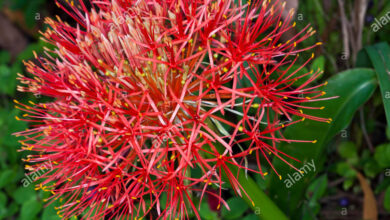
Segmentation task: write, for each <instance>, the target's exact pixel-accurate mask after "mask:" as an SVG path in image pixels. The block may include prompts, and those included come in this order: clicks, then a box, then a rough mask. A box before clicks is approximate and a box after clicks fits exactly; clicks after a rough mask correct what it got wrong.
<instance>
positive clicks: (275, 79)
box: [16, 0, 328, 219]
mask: <svg viewBox="0 0 390 220" xmlns="http://www.w3.org/2000/svg"><path fill="white" fill-rule="evenodd" d="M239 2H241V1H239ZM90 3H91V5H92V6H91V7H89V8H87V7H86V6H85V5H84V3H83V2H82V1H79V3H77V4H74V3H73V1H72V2H70V3H69V4H58V5H59V7H61V8H62V9H63V10H65V11H66V12H67V13H69V14H70V15H71V16H72V17H73V18H74V19H75V21H76V23H77V25H75V26H71V25H69V24H68V23H66V22H63V21H61V19H60V18H58V19H57V20H52V19H46V23H47V24H48V25H49V26H50V28H49V29H47V30H46V32H44V33H42V35H43V38H44V39H45V40H46V41H47V42H49V43H51V44H53V45H54V46H55V47H54V48H55V49H53V50H50V49H46V53H45V56H40V57H38V56H37V55H36V56H35V57H36V62H32V61H29V62H26V63H25V65H26V67H27V70H28V72H29V73H31V74H32V75H33V77H28V76H22V75H20V77H19V80H20V82H21V83H22V84H25V86H20V87H19V90H20V91H24V92H32V93H34V94H40V95H43V96H48V97H52V98H53V101H51V102H47V103H39V104H35V103H32V102H31V103H30V104H22V103H19V102H17V101H16V103H17V104H18V105H17V107H18V108H20V109H22V110H24V111H25V112H26V114H25V115H24V116H25V118H24V119H21V120H25V121H28V122H32V125H31V126H32V127H31V129H29V130H27V131H22V132H19V133H17V135H18V136H23V137H25V140H23V142H22V143H23V144H24V146H23V147H22V149H23V150H32V151H33V152H34V153H31V155H29V156H28V159H27V160H28V161H29V162H31V165H28V167H29V170H31V171H34V170H36V169H39V167H40V165H42V164H43V163H47V162H50V163H51V164H52V167H53V169H52V170H51V171H49V172H47V173H45V174H44V175H42V176H41V177H40V179H41V181H42V184H41V185H39V187H38V188H42V189H44V190H48V191H51V192H52V196H51V197H50V199H53V200H54V199H57V198H61V201H62V203H63V205H62V206H61V207H59V208H58V209H59V211H58V212H59V215H60V216H63V217H64V218H68V217H71V216H73V215H79V214H82V213H83V214H84V215H85V216H87V217H88V216H89V218H96V219H98V218H102V217H107V218H109V219H111V218H116V217H118V216H129V217H131V218H134V217H137V218H142V217H145V216H148V213H150V212H151V210H153V212H154V213H157V215H158V218H162V219H173V218H180V219H186V218H188V215H189V212H190V211H191V210H192V211H193V212H195V214H196V216H197V217H198V219H200V217H199V215H198V212H197V210H198V207H197V206H196V205H195V204H194V202H193V200H192V197H193V196H195V195H200V200H202V199H203V197H204V195H205V194H206V195H207V194H208V195H210V196H212V197H213V198H214V199H215V198H216V199H217V200H218V204H219V205H218V207H217V208H218V209H219V208H220V205H221V204H222V205H225V206H227V204H226V203H225V201H224V200H223V198H222V196H221V193H222V190H221V189H222V187H224V186H225V185H226V184H230V185H231V186H232V187H233V189H234V190H235V192H236V193H238V194H239V195H240V196H241V195H242V193H244V194H246V193H245V190H244V189H243V188H242V187H241V186H240V183H239V182H238V180H237V173H232V172H231V171H230V170H229V166H236V167H238V168H239V169H245V170H247V171H252V172H255V173H259V174H260V175H266V173H265V172H263V171H262V169H261V168H262V167H261V166H262V165H261V163H260V162H261V161H260V159H261V160H265V162H267V163H269V164H270V166H272V164H271V163H270V158H271V157H272V155H274V156H276V157H278V158H280V159H281V160H284V161H285V159H284V158H286V157H288V156H287V155H285V154H283V153H282V152H281V151H279V150H278V149H277V148H276V146H275V143H277V142H280V141H287V140H286V139H284V138H283V136H281V135H279V134H278V133H280V131H281V129H282V128H283V127H285V126H288V125H291V124H294V123H297V122H299V121H302V120H301V119H300V120H295V121H294V120H293V117H292V116H294V115H297V116H300V117H303V118H307V119H312V120H318V121H324V122H326V121H328V119H323V118H317V117H314V116H310V115H306V114H305V113H303V112H302V111H301V110H298V109H299V108H309V107H305V106H304V105H302V104H304V103H306V102H312V101H318V100H322V99H323V98H320V96H321V95H323V93H322V92H321V91H318V87H320V86H323V84H322V85H318V86H314V87H311V86H309V83H311V82H312V81H313V80H315V79H316V77H317V76H318V75H319V74H320V72H319V71H317V72H315V73H313V72H308V73H306V74H303V75H298V74H296V73H297V72H298V71H299V70H297V71H295V72H293V73H291V71H289V70H290V68H291V67H292V66H293V65H294V63H295V62H296V60H297V57H298V56H299V53H300V52H302V51H305V50H308V49H311V48H312V47H315V46H316V45H313V46H312V47H310V48H304V49H297V45H298V44H299V43H300V42H302V41H304V40H305V39H306V38H308V37H309V36H311V35H313V34H314V31H313V30H312V29H309V27H307V28H305V29H304V30H302V31H300V32H299V33H298V34H297V35H296V36H294V37H292V38H291V39H290V40H288V41H286V42H284V41H283V40H282V36H283V35H284V34H285V33H286V32H287V31H289V30H291V29H293V28H294V26H295V23H294V24H293V23H292V21H291V20H292V14H293V12H291V13H290V16H289V17H288V18H285V19H282V17H281V14H282V11H283V10H284V4H282V3H280V4H279V3H276V4H271V3H269V1H248V3H247V4H242V3H234V1H233V0H217V1H210V0H209V1H203V0H202V1H201V0H197V1H176V0H170V1H159V0H153V1H152V0H147V1H130V0H101V1H91V2H90ZM317 45H318V44H317ZM312 59H313V57H311V58H309V59H308V60H307V62H309V61H310V60H312ZM307 62H306V63H307ZM306 63H305V64H306ZM282 67H283V68H282ZM308 76H309V77H308ZM302 79H305V81H304V82H303V83H301V84H300V85H298V86H297V85H296V84H295V82H296V81H297V80H302ZM282 119H283V120H284V121H283V120H282ZM285 121H287V122H285ZM288 141H301V140H288ZM312 141H313V140H304V141H301V142H312ZM252 153H253V154H254V155H255V156H256V158H257V164H258V169H256V170H255V169H250V168H248V167H247V162H246V157H247V156H248V155H249V154H252ZM286 162H287V161H286ZM195 171H196V172H195ZM275 172H276V174H277V171H276V170H275ZM223 173H225V174H226V176H227V178H226V179H227V180H228V181H226V182H225V181H223V178H222V176H223ZM163 195H164V197H166V204H167V205H166V208H160V207H161V204H160V203H161V202H162V196H163ZM247 196H248V195H247ZM164 200H165V199H164ZM51 201H52V200H51ZM153 218H156V217H153Z"/></svg>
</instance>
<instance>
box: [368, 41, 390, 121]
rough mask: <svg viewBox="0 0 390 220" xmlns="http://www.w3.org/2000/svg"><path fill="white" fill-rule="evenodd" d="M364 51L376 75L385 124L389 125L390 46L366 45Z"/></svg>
mask: <svg viewBox="0 0 390 220" xmlns="http://www.w3.org/2000/svg"><path fill="white" fill-rule="evenodd" d="M366 51H367V54H368V56H369V57H370V59H371V62H372V64H373V66H374V68H375V71H376V74H377V76H378V81H379V87H380V89H381V93H382V100H383V105H384V107H385V112H386V118H387V124H388V125H390V75H389V74H390V46H389V45H388V44H387V43H379V44H375V45H374V46H369V47H366Z"/></svg>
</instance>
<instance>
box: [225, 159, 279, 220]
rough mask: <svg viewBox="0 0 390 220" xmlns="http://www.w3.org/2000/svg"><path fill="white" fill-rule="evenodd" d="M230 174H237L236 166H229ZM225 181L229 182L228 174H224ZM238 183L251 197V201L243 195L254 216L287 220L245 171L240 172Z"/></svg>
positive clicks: (270, 219)
mask: <svg viewBox="0 0 390 220" xmlns="http://www.w3.org/2000/svg"><path fill="white" fill-rule="evenodd" d="M227 166H228V168H229V170H230V172H231V173H233V174H237V172H238V169H237V167H235V166H232V165H229V164H228V165H227ZM222 178H223V180H224V181H226V182H229V180H228V179H227V174H226V172H222ZM238 182H239V183H240V184H241V186H242V187H243V188H244V190H245V192H246V193H247V194H248V195H249V196H250V199H249V198H248V197H247V196H246V195H243V197H242V198H243V199H244V200H245V202H246V203H247V204H248V205H249V206H250V207H251V208H252V210H253V211H254V214H256V215H257V216H258V219H261V220H274V219H278V220H287V217H286V216H285V214H284V213H283V212H282V211H281V210H280V209H279V208H278V206H277V205H276V204H275V203H274V202H273V201H272V200H271V199H270V198H268V196H267V195H266V194H265V193H264V192H263V190H261V189H260V188H259V187H258V185H257V184H256V182H255V181H253V179H252V178H251V177H250V176H249V175H246V174H245V172H244V171H243V170H240V173H239V175H238Z"/></svg>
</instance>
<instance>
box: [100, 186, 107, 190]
mask: <svg viewBox="0 0 390 220" xmlns="http://www.w3.org/2000/svg"><path fill="white" fill-rule="evenodd" d="M106 189H107V187H102V188H100V189H99V191H102V190H106Z"/></svg>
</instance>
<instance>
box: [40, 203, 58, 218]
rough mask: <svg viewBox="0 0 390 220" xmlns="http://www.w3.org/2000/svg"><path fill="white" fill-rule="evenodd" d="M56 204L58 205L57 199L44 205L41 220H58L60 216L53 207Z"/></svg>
mask: <svg viewBox="0 0 390 220" xmlns="http://www.w3.org/2000/svg"><path fill="white" fill-rule="evenodd" d="M56 206H60V203H59V202H58V200H57V201H55V202H53V203H51V204H50V205H49V206H47V207H45V208H44V210H43V213H42V217H41V218H42V220H60V219H61V218H60V217H59V216H58V215H57V212H56V210H55V209H54V207H56Z"/></svg>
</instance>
